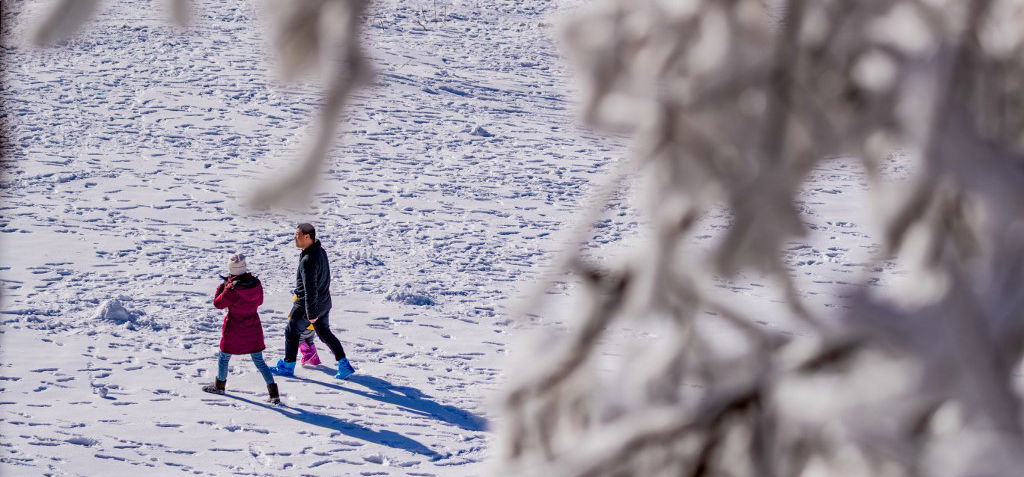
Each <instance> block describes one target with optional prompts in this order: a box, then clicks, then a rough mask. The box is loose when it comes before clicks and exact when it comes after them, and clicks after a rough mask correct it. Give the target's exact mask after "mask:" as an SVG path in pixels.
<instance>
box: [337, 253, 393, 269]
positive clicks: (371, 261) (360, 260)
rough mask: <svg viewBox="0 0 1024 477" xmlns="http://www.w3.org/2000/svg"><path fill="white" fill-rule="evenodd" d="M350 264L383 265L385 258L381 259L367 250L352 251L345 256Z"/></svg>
mask: <svg viewBox="0 0 1024 477" xmlns="http://www.w3.org/2000/svg"><path fill="white" fill-rule="evenodd" d="M345 258H346V259H347V260H348V264H349V265H350V266H355V265H368V266H371V267H383V266H384V260H381V259H380V258H378V257H377V256H376V255H374V254H373V253H371V252H369V251H366V250H358V251H351V252H348V254H347V255H346V257H345Z"/></svg>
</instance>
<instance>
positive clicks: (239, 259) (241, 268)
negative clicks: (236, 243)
mask: <svg viewBox="0 0 1024 477" xmlns="http://www.w3.org/2000/svg"><path fill="white" fill-rule="evenodd" d="M247 271H249V269H248V268H247V267H246V266H245V255H242V254H240V253H236V254H234V255H232V256H231V258H229V259H228V273H230V274H232V275H242V274H244V273H245V272H247Z"/></svg>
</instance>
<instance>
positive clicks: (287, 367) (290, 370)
mask: <svg viewBox="0 0 1024 477" xmlns="http://www.w3.org/2000/svg"><path fill="white" fill-rule="evenodd" d="M270 372H271V373H274V374H276V375H278V376H286V377H294V376H295V361H292V362H291V363H289V362H287V361H285V360H283V359H279V360H277V366H274V367H272V368H270Z"/></svg>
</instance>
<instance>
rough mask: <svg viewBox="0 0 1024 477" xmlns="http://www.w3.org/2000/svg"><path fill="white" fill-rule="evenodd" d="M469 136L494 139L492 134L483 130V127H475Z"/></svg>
mask: <svg viewBox="0 0 1024 477" xmlns="http://www.w3.org/2000/svg"><path fill="white" fill-rule="evenodd" d="M469 134H470V135H472V136H480V137H494V133H492V132H490V131H488V130H486V129H484V127H483V126H477V127H476V129H474V130H472V131H471V132H470V133H469Z"/></svg>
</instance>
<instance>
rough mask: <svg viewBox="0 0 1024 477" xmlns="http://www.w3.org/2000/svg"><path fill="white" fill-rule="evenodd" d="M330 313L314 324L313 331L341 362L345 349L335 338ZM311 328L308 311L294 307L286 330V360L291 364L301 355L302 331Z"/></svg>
mask: <svg viewBox="0 0 1024 477" xmlns="http://www.w3.org/2000/svg"><path fill="white" fill-rule="evenodd" d="M328 315H329V314H328V313H324V315H323V316H321V317H320V319H318V320H316V321H314V322H313V331H316V335H317V337H319V338H320V341H323V342H324V344H326V345H327V347H328V348H330V349H331V352H332V353H334V359H336V360H338V361H341V360H342V359H344V358H345V349H344V348H342V347H341V342H340V341H338V337H336V336H334V333H332V332H331V328H330V323H328ZM306 328H309V320H308V319H306V310H305V309H304V308H303V307H301V306H293V307H292V312H291V313H289V319H288V326H286V327H285V329H284V360H285V361H287V362H289V363H294V362H295V359H296V358H297V357H298V355H299V335H300V334H302V330H305V329H306Z"/></svg>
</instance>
